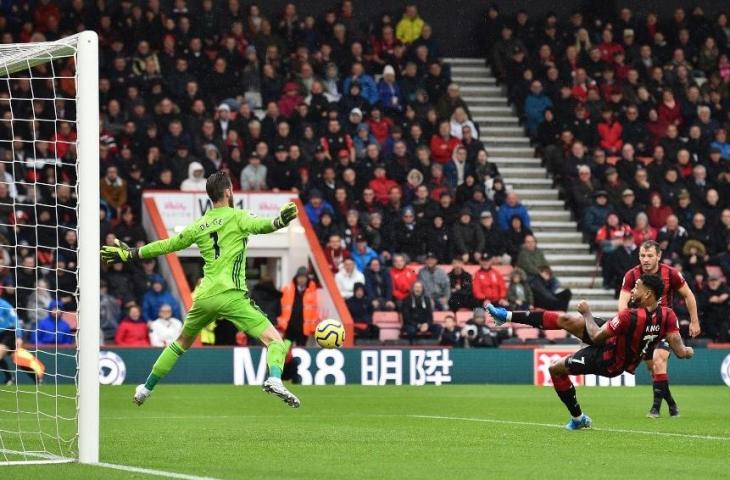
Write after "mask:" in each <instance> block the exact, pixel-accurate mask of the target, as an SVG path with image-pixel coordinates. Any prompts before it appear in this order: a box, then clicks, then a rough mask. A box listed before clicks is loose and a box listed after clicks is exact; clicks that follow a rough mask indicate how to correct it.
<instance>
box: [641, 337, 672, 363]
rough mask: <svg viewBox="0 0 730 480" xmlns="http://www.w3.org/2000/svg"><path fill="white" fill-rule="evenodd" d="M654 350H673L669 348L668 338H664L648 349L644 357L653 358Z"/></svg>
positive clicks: (646, 358)
mask: <svg viewBox="0 0 730 480" xmlns="http://www.w3.org/2000/svg"><path fill="white" fill-rule="evenodd" d="M654 350H666V351H667V352H671V351H672V350H671V349H670V348H669V342H667V340H666V339H664V338H663V339H661V340H659V341H658V342H657V344H656V345H654V346H653V347H652V348H650V349H648V350H647V351H646V356H645V357H644V359H645V360H651V359H652V358H654Z"/></svg>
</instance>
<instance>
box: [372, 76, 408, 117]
mask: <svg viewBox="0 0 730 480" xmlns="http://www.w3.org/2000/svg"><path fill="white" fill-rule="evenodd" d="M378 102H380V106H381V107H382V108H383V110H385V112H386V114H388V115H398V114H399V113H401V112H402V111H403V96H402V94H401V91H400V86H399V85H398V82H396V81H395V69H394V68H393V67H392V66H391V65H386V66H385V68H384V69H383V78H381V79H380V82H378Z"/></svg>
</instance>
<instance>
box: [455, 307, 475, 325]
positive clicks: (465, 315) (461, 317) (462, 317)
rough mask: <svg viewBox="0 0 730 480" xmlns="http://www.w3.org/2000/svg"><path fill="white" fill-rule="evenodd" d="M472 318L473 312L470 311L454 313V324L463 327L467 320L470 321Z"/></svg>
mask: <svg viewBox="0 0 730 480" xmlns="http://www.w3.org/2000/svg"><path fill="white" fill-rule="evenodd" d="M473 316H474V312H472V311H471V310H463V311H458V312H456V324H457V325H458V326H460V327H463V326H464V324H465V323H466V322H467V320H471V319H472V317H473Z"/></svg>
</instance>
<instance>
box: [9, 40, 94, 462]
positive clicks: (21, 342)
mask: <svg viewBox="0 0 730 480" xmlns="http://www.w3.org/2000/svg"><path fill="white" fill-rule="evenodd" d="M97 43H98V42H97V37H96V34H95V33H93V32H83V33H80V34H78V35H74V36H72V37H68V38H65V39H61V40H58V41H55V42H43V43H29V44H12V45H1V46H0V382H1V383H0V463H4V464H15V463H51V462H65V461H73V460H79V459H80V460H81V461H85V462H96V461H98V355H99V354H98V351H99V307H98V302H99V288H98V285H99V259H98V243H99V210H98V209H99V192H98V189H99V173H98V172H99V160H98V148H99V147H98V142H99V125H98V122H99V110H98V109H99V107H98V60H97V56H98V47H97ZM95 204H96V205H95ZM80 244H81V245H83V248H79V245H80Z"/></svg>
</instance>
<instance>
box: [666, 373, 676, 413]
mask: <svg viewBox="0 0 730 480" xmlns="http://www.w3.org/2000/svg"><path fill="white" fill-rule="evenodd" d="M664 400H666V401H667V405H669V408H674V407H676V406H677V402H675V401H674V397H672V392H671V390H669V380H667V381H666V382H664Z"/></svg>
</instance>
